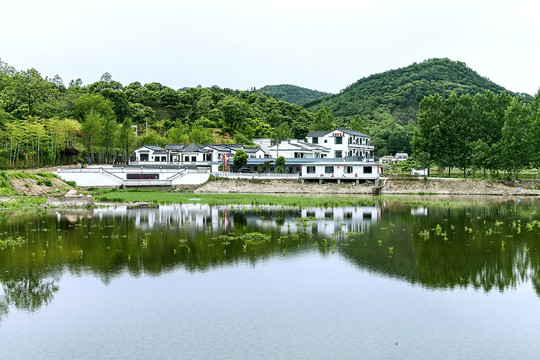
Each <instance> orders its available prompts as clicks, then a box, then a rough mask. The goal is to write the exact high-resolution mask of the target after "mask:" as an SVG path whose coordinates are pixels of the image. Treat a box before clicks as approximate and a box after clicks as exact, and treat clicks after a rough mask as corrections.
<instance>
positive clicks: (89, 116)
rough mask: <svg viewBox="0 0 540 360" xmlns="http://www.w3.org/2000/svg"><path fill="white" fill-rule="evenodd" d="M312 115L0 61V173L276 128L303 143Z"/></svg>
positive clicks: (220, 95)
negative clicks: (65, 76)
mask: <svg viewBox="0 0 540 360" xmlns="http://www.w3.org/2000/svg"><path fill="white" fill-rule="evenodd" d="M312 119H313V114H311V113H310V112H308V111H307V110H305V109H303V108H301V107H299V106H297V105H293V104H289V103H286V102H284V101H281V100H278V99H275V98H273V97H271V96H268V95H264V94H260V93H258V92H255V91H238V90H236V91H234V90H230V89H220V88H218V87H212V88H210V89H205V88H201V87H198V88H189V89H185V90H183V91H180V90H174V89H171V88H169V87H166V86H164V85H162V84H159V83H149V84H145V85H143V84H140V83H138V82H134V83H132V84H129V85H127V86H123V85H122V84H120V83H119V82H116V81H114V80H113V79H112V76H111V75H110V74H108V73H105V74H104V75H103V76H102V77H101V79H100V81H97V82H95V83H93V84H90V85H87V86H83V85H82V82H81V81H80V79H78V80H73V81H71V82H70V84H69V85H68V86H65V85H64V84H63V81H62V79H61V78H60V77H59V76H58V75H56V76H55V77H53V78H52V79H50V78H47V77H45V78H43V77H42V76H41V75H40V73H39V72H38V71H36V70H35V69H30V70H28V71H17V70H16V69H14V68H13V67H11V66H9V65H7V64H6V63H4V62H1V61H0V168H17V167H33V166H41V165H59V164H66V163H73V162H76V161H78V162H87V161H92V162H98V163H111V162H123V161H127V159H128V157H129V155H130V154H131V152H132V151H133V150H134V149H135V148H137V147H139V146H141V145H144V144H149V145H160V146H164V145H166V144H167V143H189V142H195V143H198V144H202V143H210V142H216V143H243V144H250V143H251V140H250V139H252V138H255V137H271V136H273V135H274V134H275V132H276V129H277V128H278V127H280V126H281V127H282V128H286V129H288V130H287V131H288V134H290V135H291V136H294V137H296V138H303V137H304V136H305V135H306V134H307V133H308V132H309V130H310V128H309V126H310V124H311V122H312Z"/></svg>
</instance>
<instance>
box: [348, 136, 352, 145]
mask: <svg viewBox="0 0 540 360" xmlns="http://www.w3.org/2000/svg"><path fill="white" fill-rule="evenodd" d="M352 143H353V139H352V136H351V137H350V138H349V144H352Z"/></svg>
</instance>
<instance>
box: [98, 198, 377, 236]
mask: <svg viewBox="0 0 540 360" xmlns="http://www.w3.org/2000/svg"><path fill="white" fill-rule="evenodd" d="M94 216H95V217H98V218H99V219H102V218H103V217H106V216H113V217H115V218H118V217H127V218H129V219H132V220H133V221H134V223H135V225H136V226H137V227H138V228H140V229H141V230H143V231H150V230H152V229H155V228H156V227H166V228H172V229H174V228H185V229H186V230H188V231H189V230H201V229H207V230H212V231H213V232H229V231H233V230H234V229H235V228H240V227H242V226H247V227H248V228H251V229H268V230H270V229H280V230H281V231H290V232H293V233H296V232H299V231H310V232H312V233H314V234H320V235H325V236H330V235H331V234H333V233H336V232H340V231H342V232H366V231H367V230H368V229H369V226H370V225H371V224H373V223H376V222H378V221H379V220H380V217H381V211H380V208H379V207H377V206H357V207H338V208H315V207H310V208H302V209H299V208H288V207H283V206H261V207H252V206H249V205H245V206H210V205H202V204H174V205H161V206H159V207H141V208H129V207H127V206H119V207H111V208H100V209H97V210H95V213H94Z"/></svg>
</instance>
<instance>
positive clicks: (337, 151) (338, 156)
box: [334, 150, 343, 158]
mask: <svg viewBox="0 0 540 360" xmlns="http://www.w3.org/2000/svg"><path fill="white" fill-rule="evenodd" d="M342 155H343V153H342V152H341V150H336V151H334V157H335V158H340V157H342Z"/></svg>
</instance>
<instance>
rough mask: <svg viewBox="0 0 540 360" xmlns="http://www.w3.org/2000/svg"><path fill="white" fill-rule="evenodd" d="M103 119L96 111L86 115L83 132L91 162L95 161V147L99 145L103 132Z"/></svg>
mask: <svg viewBox="0 0 540 360" xmlns="http://www.w3.org/2000/svg"><path fill="white" fill-rule="evenodd" d="M102 119H103V117H102V116H101V115H100V114H99V113H98V112H97V111H95V110H93V109H91V110H90V112H88V113H86V116H85V118H84V122H83V124H82V128H81V131H82V133H83V134H84V146H85V148H86V153H87V156H88V159H89V162H93V161H94V152H93V147H94V146H96V145H98V143H99V138H100V135H101V131H102V125H101V123H102Z"/></svg>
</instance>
